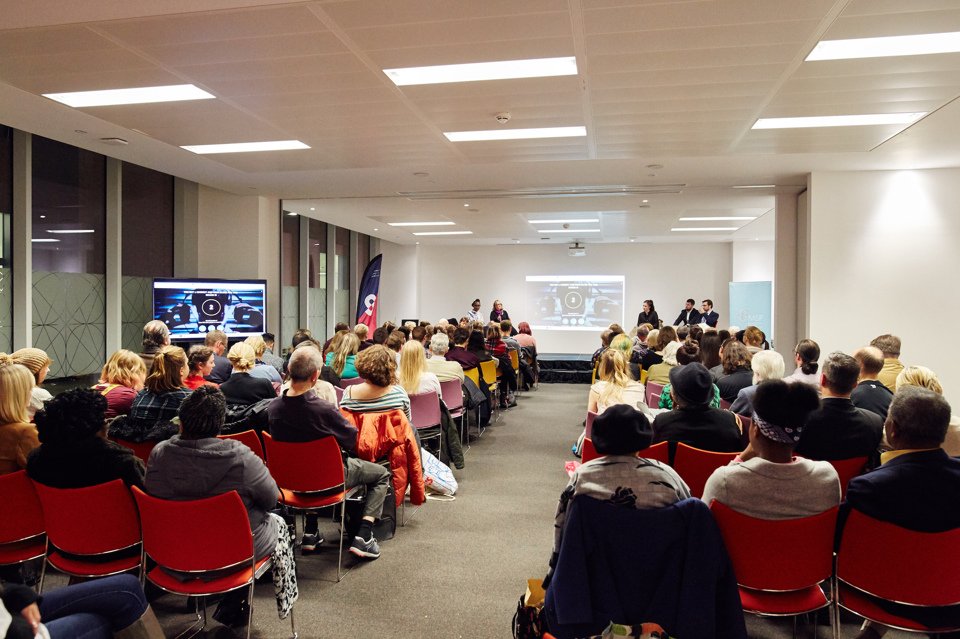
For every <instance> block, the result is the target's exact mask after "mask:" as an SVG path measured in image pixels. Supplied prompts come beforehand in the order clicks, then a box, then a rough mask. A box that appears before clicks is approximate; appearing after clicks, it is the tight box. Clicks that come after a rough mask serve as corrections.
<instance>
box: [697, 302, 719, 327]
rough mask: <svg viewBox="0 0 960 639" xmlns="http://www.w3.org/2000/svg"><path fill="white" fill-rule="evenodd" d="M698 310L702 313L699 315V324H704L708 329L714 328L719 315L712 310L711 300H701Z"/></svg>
mask: <svg viewBox="0 0 960 639" xmlns="http://www.w3.org/2000/svg"><path fill="white" fill-rule="evenodd" d="M700 309H701V310H702V311H703V312H702V313H700V323H701V324H706V325H707V326H709V327H710V328H716V327H717V322H719V321H720V313H718V312H716V311H715V310H713V300H709V299H708V300H703V303H701V304H700Z"/></svg>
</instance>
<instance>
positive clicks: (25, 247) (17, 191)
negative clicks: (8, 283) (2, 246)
mask: <svg viewBox="0 0 960 639" xmlns="http://www.w3.org/2000/svg"><path fill="white" fill-rule="evenodd" d="M11 236H12V237H11V238H10V252H11V253H12V255H13V350H17V349H20V348H26V347H28V346H33V244H32V243H31V241H30V238H31V237H32V236H33V136H32V135H30V134H29V133H25V132H23V131H20V130H17V129H14V131H13V223H12V225H11Z"/></svg>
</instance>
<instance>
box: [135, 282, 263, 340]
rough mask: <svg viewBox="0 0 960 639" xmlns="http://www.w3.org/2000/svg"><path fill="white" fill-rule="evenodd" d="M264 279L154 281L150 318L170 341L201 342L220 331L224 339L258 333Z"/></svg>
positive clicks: (261, 328) (260, 324) (260, 330)
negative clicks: (164, 327)
mask: <svg viewBox="0 0 960 639" xmlns="http://www.w3.org/2000/svg"><path fill="white" fill-rule="evenodd" d="M266 303H267V282H266V280H215V279H205V280H200V279H189V280H185V279H156V280H154V281H153V317H154V319H158V320H160V321H162V322H163V323H164V324H166V325H167V328H169V329H170V338H171V339H179V340H195V339H203V338H204V336H205V335H206V334H207V333H209V332H210V331H216V330H221V331H223V332H224V333H226V334H227V336H228V337H246V336H249V335H260V334H262V333H263V332H264V331H265V330H266V328H267V326H266V319H265V318H266V315H267V312H266V311H267V309H266Z"/></svg>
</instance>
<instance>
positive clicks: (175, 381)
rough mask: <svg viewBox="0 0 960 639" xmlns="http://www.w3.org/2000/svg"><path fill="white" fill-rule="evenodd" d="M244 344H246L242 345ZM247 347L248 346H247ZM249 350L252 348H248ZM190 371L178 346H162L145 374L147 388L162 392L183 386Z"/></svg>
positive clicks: (184, 354)
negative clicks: (148, 372)
mask: <svg viewBox="0 0 960 639" xmlns="http://www.w3.org/2000/svg"><path fill="white" fill-rule="evenodd" d="M244 346H246V345H244ZM247 348H250V347H249V346H247ZM250 350H251V352H252V351H253V349H250ZM189 372H190V366H189V362H188V361H187V354H186V353H184V352H183V349H182V348H180V347H179V346H164V347H163V348H161V349H160V352H158V353H157V354H156V356H155V357H154V358H153V364H152V365H151V366H150V374H149V375H147V379H146V382H144V386H146V388H147V390H149V391H151V392H153V393H157V394H158V395H159V394H162V393H169V392H170V391H175V390H177V389H178V388H182V387H183V378H184V377H186V376H187V374H188V373H189Z"/></svg>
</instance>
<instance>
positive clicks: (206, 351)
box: [183, 344, 218, 390]
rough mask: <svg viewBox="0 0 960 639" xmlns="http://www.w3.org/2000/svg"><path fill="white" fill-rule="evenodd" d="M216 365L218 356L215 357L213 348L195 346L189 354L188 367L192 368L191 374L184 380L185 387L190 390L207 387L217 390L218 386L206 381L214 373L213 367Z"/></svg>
mask: <svg viewBox="0 0 960 639" xmlns="http://www.w3.org/2000/svg"><path fill="white" fill-rule="evenodd" d="M216 364H217V361H216V355H214V353H213V349H212V348H210V347H209V346H204V345H202V344H194V345H193V346H191V347H190V350H189V352H187V365H188V366H189V367H190V374H189V375H187V377H186V378H185V379H184V380H183V385H184V386H186V387H187V388H189V389H190V390H197V389H198V388H200V387H201V386H206V385H210V386H213V387H214V388H216V387H217V386H218V384H215V383H214V382H210V381H207V379H206V378H207V377H208V376H209V375H210V373H212V372H213V367H214V366H216Z"/></svg>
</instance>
